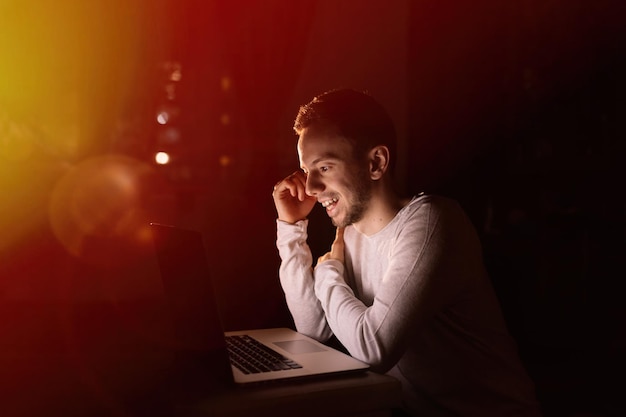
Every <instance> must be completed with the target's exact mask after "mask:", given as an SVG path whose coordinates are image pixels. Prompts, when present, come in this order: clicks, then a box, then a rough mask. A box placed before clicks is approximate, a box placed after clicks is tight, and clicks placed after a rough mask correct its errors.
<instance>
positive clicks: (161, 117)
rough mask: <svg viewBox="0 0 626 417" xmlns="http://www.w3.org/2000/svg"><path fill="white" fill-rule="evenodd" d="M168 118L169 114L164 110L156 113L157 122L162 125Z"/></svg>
mask: <svg viewBox="0 0 626 417" xmlns="http://www.w3.org/2000/svg"><path fill="white" fill-rule="evenodd" d="M169 119H170V114H169V113H168V112H167V111H165V110H161V111H160V112H159V113H158V114H157V122H158V123H159V124H160V125H164V124H166V123H167V122H168V120H169Z"/></svg>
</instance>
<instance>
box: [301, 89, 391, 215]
mask: <svg viewBox="0 0 626 417" xmlns="http://www.w3.org/2000/svg"><path fill="white" fill-rule="evenodd" d="M294 130H295V131H296V133H298V135H299V136H300V138H299V141H298V153H299V156H300V166H301V168H302V170H303V171H304V172H305V173H306V174H307V179H306V193H307V194H308V195H311V196H314V197H315V198H316V199H317V200H318V202H319V203H321V204H322V206H324V207H325V209H326V212H327V214H328V215H329V217H330V218H331V219H332V221H333V223H334V224H335V226H338V227H343V226H347V225H349V224H354V223H358V222H359V221H361V220H362V219H363V218H364V216H365V215H366V214H367V212H368V210H369V209H370V207H371V206H372V198H373V196H378V195H380V191H381V190H384V187H386V186H387V182H388V181H389V180H388V179H387V178H388V177H389V170H390V164H391V157H392V155H393V151H392V149H394V148H395V129H394V127H393V123H392V122H391V118H390V117H389V115H388V114H387V112H386V111H385V110H384V108H383V107H382V106H381V105H380V104H379V103H377V102H376V101H375V100H374V99H373V98H371V97H370V96H369V95H367V94H365V93H362V92H358V91H354V90H333V91H330V92H327V93H324V94H322V95H320V96H318V97H316V98H314V99H313V100H312V101H311V102H310V103H308V104H306V105H304V106H302V107H301V108H300V111H299V113H298V116H297V117H296V121H295V125H294Z"/></svg>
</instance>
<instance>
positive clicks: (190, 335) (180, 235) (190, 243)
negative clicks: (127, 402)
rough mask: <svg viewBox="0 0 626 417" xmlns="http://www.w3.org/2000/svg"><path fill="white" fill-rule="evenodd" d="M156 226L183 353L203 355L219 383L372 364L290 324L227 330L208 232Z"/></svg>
mask: <svg viewBox="0 0 626 417" xmlns="http://www.w3.org/2000/svg"><path fill="white" fill-rule="evenodd" d="M150 229H151V234H152V238H153V242H154V245H155V250H156V256H157V262H158V266H159V271H160V274H161V281H162V284H163V289H164V294H165V298H166V300H167V302H168V305H169V307H170V317H171V319H172V324H173V332H174V333H173V334H174V336H175V340H176V345H177V346H178V351H179V353H180V354H181V355H183V356H187V357H191V358H194V357H202V358H203V360H202V361H201V363H202V365H201V366H200V368H202V369H204V370H206V371H207V372H208V373H210V375H211V378H212V379H214V381H213V384H215V383H218V384H227V383H229V382H233V383H235V384H249V383H260V382H266V381H276V380H283V379H287V380H290V379H293V378H303V377H313V376H323V375H331V374H338V373H350V372H362V371H365V370H367V369H368V368H369V366H368V365H367V364H366V363H363V362H361V361H359V360H357V359H355V358H353V357H351V356H349V355H347V354H345V353H343V352H341V351H339V350H336V349H333V348H331V347H329V346H326V345H324V344H322V343H320V342H318V341H316V340H314V339H312V338H309V337H307V336H305V335H302V334H300V333H298V332H296V331H294V330H292V329H289V328H272V329H251V330H242V331H229V332H224V330H223V326H222V322H221V320H220V315H219V309H218V304H217V301H216V298H215V293H214V289H213V284H212V281H211V275H210V271H209V263H208V260H207V256H206V249H205V246H204V240H203V236H202V234H201V233H200V232H199V231H196V230H189V229H185V228H180V227H176V226H171V225H163V224H157V223H151V224H150ZM193 368H194V369H195V370H196V372H203V371H200V370H199V367H198V366H195V365H194V366H193Z"/></svg>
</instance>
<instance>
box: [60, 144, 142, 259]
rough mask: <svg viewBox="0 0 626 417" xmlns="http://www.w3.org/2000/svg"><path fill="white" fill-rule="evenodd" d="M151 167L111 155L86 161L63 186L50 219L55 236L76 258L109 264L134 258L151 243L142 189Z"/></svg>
mask: <svg viewBox="0 0 626 417" xmlns="http://www.w3.org/2000/svg"><path fill="white" fill-rule="evenodd" d="M150 173H151V169H150V167H149V166H148V165H147V164H145V163H143V162H139V161H137V160H135V159H133V158H131V157H127V156H122V155H106V156H100V157H95V158H91V159H88V160H85V161H83V162H81V163H80V164H78V165H76V166H75V167H73V168H72V169H70V170H69V172H67V173H66V174H65V175H64V176H63V177H62V178H61V179H60V180H59V182H58V183H57V185H56V187H55V188H54V190H53V191H52V197H51V199H50V206H49V216H50V223H51V226H52V229H53V231H54V234H55V236H56V237H57V239H58V240H59V241H60V242H61V244H62V245H63V246H64V247H65V249H66V250H67V251H68V252H69V253H71V254H72V255H74V256H77V257H82V258H85V259H87V260H89V261H95V262H100V261H102V262H103V263H104V264H115V263H116V262H118V261H119V262H122V261H124V260H125V259H127V258H128V256H129V255H130V254H131V253H132V252H133V250H134V249H137V248H138V247H141V246H143V245H145V244H146V242H145V239H143V238H142V237H143V236H145V232H144V230H143V229H144V228H145V227H146V225H147V220H146V214H145V210H144V208H143V203H142V198H143V192H142V188H143V186H144V185H145V180H146V179H147V178H148V176H149V174H150Z"/></svg>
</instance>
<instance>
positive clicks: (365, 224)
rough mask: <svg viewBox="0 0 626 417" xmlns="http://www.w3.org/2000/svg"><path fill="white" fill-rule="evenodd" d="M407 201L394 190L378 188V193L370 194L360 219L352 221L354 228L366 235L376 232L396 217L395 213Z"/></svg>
mask: <svg viewBox="0 0 626 417" xmlns="http://www.w3.org/2000/svg"><path fill="white" fill-rule="evenodd" d="M409 201H410V200H409V199H403V198H401V197H400V196H398V194H396V193H395V192H392V191H387V192H385V190H379V192H378V193H376V192H375V193H374V194H372V197H371V199H370V201H369V206H368V208H367V211H366V212H365V214H364V216H363V218H362V219H361V220H359V221H358V222H356V223H354V228H355V229H356V230H358V231H359V232H360V233H362V234H364V235H366V236H371V235H373V234H375V233H378V232H379V231H381V230H382V229H383V228H384V227H385V226H387V225H388V224H389V223H390V222H391V221H392V220H393V218H394V217H396V214H398V212H399V211H400V210H401V209H402V207H404V206H406V205H407V204H408V202H409Z"/></svg>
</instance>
